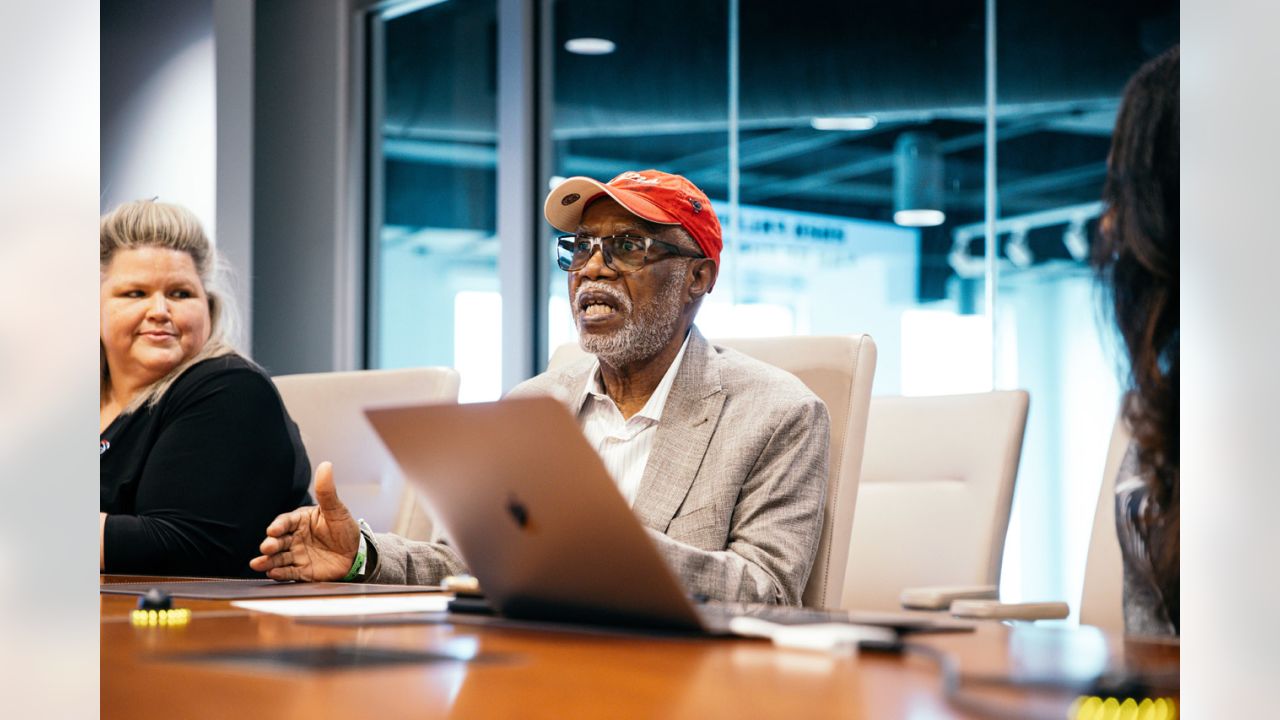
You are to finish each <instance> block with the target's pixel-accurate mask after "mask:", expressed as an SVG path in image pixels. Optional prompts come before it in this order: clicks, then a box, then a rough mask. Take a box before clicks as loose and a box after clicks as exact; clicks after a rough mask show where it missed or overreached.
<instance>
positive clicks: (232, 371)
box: [99, 355, 311, 577]
mask: <svg viewBox="0 0 1280 720" xmlns="http://www.w3.org/2000/svg"><path fill="white" fill-rule="evenodd" d="M99 448H100V452H99V456H100V460H101V463H100V478H101V485H102V488H101V489H102V496H101V510H102V512H104V513H107V521H106V528H105V531H104V537H103V553H104V555H103V561H104V571H105V572H108V573H126V574H130V573H136V574H147V575H198V576H214V577H255V576H258V577H260V576H261V575H260V574H258V573H254V572H253V571H252V570H250V569H249V560H250V559H251V558H253V557H255V556H256V555H258V544H259V543H261V542H262V539H263V538H264V537H265V536H266V529H267V525H268V524H269V523H270V522H271V521H272V520H273V519H274V518H275V517H276V515H278V514H280V513H282V512H287V511H289V510H293V509H294V508H296V507H298V506H299V505H308V504H310V503H311V497H310V495H309V494H308V493H307V486H308V484H309V482H310V475H311V465H310V462H309V461H308V459H307V452H306V450H305V449H304V448H303V445H302V440H301V438H300V437H299V435H298V427H297V425H295V424H294V422H293V420H292V419H290V418H289V414H288V412H287V411H286V410H285V408H284V403H283V402H282V401H281V399H280V394H279V393H278V392H277V391H276V388H275V385H274V384H273V383H272V382H271V379H270V378H268V377H267V376H266V375H265V374H264V373H263V372H262V371H261V370H260V369H258V368H257V367H256V366H255V365H253V364H251V363H249V362H248V361H246V360H245V359H244V358H241V357H239V356H237V355H224V356H221V357H216V358H212V359H209V360H205V361H203V362H200V363H197V364H195V365H193V366H191V367H190V368H188V369H187V370H186V371H185V372H184V373H183V374H182V375H181V376H180V377H179V378H178V379H177V380H176V381H175V382H174V383H173V385H171V386H170V387H169V389H168V391H166V392H165V394H164V396H163V397H161V399H160V401H159V402H158V403H157V404H156V405H155V406H154V407H150V408H148V407H143V408H141V409H139V410H137V411H135V412H133V413H130V414H128V415H121V416H120V417H118V418H116V419H115V420H114V421H113V422H112V423H111V424H110V425H109V426H108V427H107V429H106V430H104V431H103V432H102V434H101V436H100V442H99Z"/></svg>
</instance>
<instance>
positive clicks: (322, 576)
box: [249, 462, 360, 582]
mask: <svg viewBox="0 0 1280 720" xmlns="http://www.w3.org/2000/svg"><path fill="white" fill-rule="evenodd" d="M315 487H316V502H318V503H319V504H318V505H311V506H308V507H300V508H298V509H297V510H294V511H293V512H287V513H284V514H283V515H279V516H277V517H276V519H275V520H273V521H271V524H270V525H268V526H267V538H266V539H265V540H263V541H262V544H261V545H259V546H258V550H259V551H261V552H262V555H260V556H258V557H256V558H254V559H252V560H250V561H249V567H251V568H253V569H254V570H257V571H258V572H266V573H267V576H268V577H270V578H271V579H273V580H302V581H304V582H323V581H327V580H341V579H342V578H344V577H346V574H347V572H348V571H349V570H351V563H352V562H354V561H355V558H356V550H358V549H359V548H360V526H359V525H357V524H356V520H355V518H353V517H351V513H350V512H348V511H347V506H346V505H343V504H342V501H341V500H339V499H338V491H337V490H336V489H335V488H334V486H333V465H332V463H328V462H322V463H320V466H319V467H317V468H316V483H315Z"/></svg>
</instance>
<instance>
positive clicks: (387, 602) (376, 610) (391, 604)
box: [231, 595, 453, 617]
mask: <svg viewBox="0 0 1280 720" xmlns="http://www.w3.org/2000/svg"><path fill="white" fill-rule="evenodd" d="M452 599H453V596H452V595H372V596H367V597H335V598H305V599H298V600H236V601H234V602H232V603H231V604H232V605H233V606H235V607H238V608H243V609H245V610H253V611H255V612H264V613H271V614H273V615H284V616H286V617H344V616H351V615H389V614H392V613H420V612H438V613H442V612H445V611H446V610H448V606H449V601H450V600H452Z"/></svg>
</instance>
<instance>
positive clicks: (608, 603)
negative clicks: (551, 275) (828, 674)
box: [365, 397, 934, 634]
mask: <svg viewBox="0 0 1280 720" xmlns="http://www.w3.org/2000/svg"><path fill="white" fill-rule="evenodd" d="M365 415H366V416H367V417H368V418H369V422H370V423H371V424H372V425H373V427H374V429H375V430H376V431H377V433H378V436H379V437H380V438H381V439H382V442H383V443H385V444H386V446H387V449H388V450H389V451H390V452H391V455H392V456H393V457H394V458H395V460H396V461H397V462H398V463H399V464H400V468H401V470H402V471H403V472H404V476H405V478H407V479H408V481H409V482H410V483H413V485H414V486H415V488H416V489H417V490H418V491H419V492H420V493H421V494H422V495H423V496H424V497H425V498H426V500H427V502H428V503H429V504H430V505H431V506H432V509H433V510H434V511H435V515H436V517H437V518H438V520H439V521H440V523H441V524H442V525H443V526H444V530H445V534H446V535H447V536H448V538H449V541H450V543H451V544H452V545H453V546H454V547H455V548H456V549H457V550H458V552H459V553H460V554H461V555H462V557H463V558H464V559H465V560H466V562H467V564H468V565H469V566H470V568H471V572H472V574H474V575H475V576H476V578H478V579H479V581H480V586H481V587H482V588H483V589H484V593H485V596H486V598H487V600H488V601H489V603H490V604H491V605H492V606H493V608H494V609H495V610H496V611H497V612H498V613H500V614H501V615H503V616H506V617H510V618H520V619H536V620H551V621H559V622H570V623H590V624H604V625H623V626H635V627H646V628H655V629H665V630H675V631H687V632H702V633H713V634H724V633H726V632H728V630H727V628H728V621H729V619H730V618H731V617H733V616H736V615H743V614H746V615H755V616H761V617H765V618H766V619H769V620H771V621H774V622H785V623H799V622H850V621H857V622H864V621H867V620H870V621H873V622H874V620H876V619H877V618H870V617H868V618H865V619H863V618H857V619H856V620H855V619H853V618H851V617H850V614H849V613H844V612H836V611H830V612H829V611H820V610H808V609H802V608H776V607H766V606H744V605H741V604H732V605H717V604H710V605H695V604H694V602H693V601H692V599H691V598H690V597H689V596H688V595H687V594H686V590H685V589H684V588H683V587H682V586H681V584H680V582H679V580H678V579H677V578H676V577H675V575H674V574H673V573H672V572H671V570H670V568H668V566H667V564H666V562H665V561H664V560H663V559H662V557H661V556H660V555H659V554H658V550H657V548H656V547H655V546H654V544H653V542H652V541H651V540H650V539H649V537H648V535H647V534H646V531H645V529H644V527H643V526H642V525H641V524H640V521H639V520H638V519H637V518H636V516H635V515H634V514H633V513H632V511H631V508H630V507H629V506H628V505H627V502H626V500H625V499H624V498H623V496H622V494H621V492H620V491H619V490H618V488H617V485H616V484H615V483H614V481H613V480H612V478H611V477H610V476H609V473H608V471H607V470H606V469H605V467H604V464H603V463H602V462H601V460H600V457H599V456H598V455H597V454H596V453H595V451H594V450H593V449H592V448H591V446H590V445H589V444H588V443H587V440H586V438H585V437H583V435H582V431H581V430H580V429H579V428H578V424H577V422H575V421H574V419H573V417H572V416H571V415H570V414H569V412H568V410H567V409H566V408H565V407H564V406H563V405H562V404H561V403H560V402H558V401H556V400H554V399H552V398H549V397H539V398H520V399H510V400H502V401H499V402H495V403H476V404H468V405H418V406H410V407H398V408H377V409H367V410H365ZM878 619H880V620H881V622H875V624H882V625H889V626H892V627H897V628H900V629H923V628H921V627H917V626H920V625H921V624H922V623H923V624H924V625H933V624H934V623H933V622H930V621H925V620H923V619H922V618H918V617H917V618H914V619H909V618H905V617H900V616H896V615H895V617H893V618H889V619H891V620H893V622H888V621H886V619H885V618H878ZM904 623H905V626H904Z"/></svg>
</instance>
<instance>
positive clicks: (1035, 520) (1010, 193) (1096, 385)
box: [953, 0, 1178, 611]
mask: <svg viewBox="0 0 1280 720" xmlns="http://www.w3.org/2000/svg"><path fill="white" fill-rule="evenodd" d="M997 27H998V28H999V31H998V32H999V34H998V38H997V39H998V43H997V53H998V55H997V66H998V68H999V73H998V78H999V82H998V85H997V89H998V94H997V98H998V106H997V107H998V111H999V112H998V125H997V130H998V138H999V145H998V148H997V162H998V173H997V181H998V195H997V200H998V203H997V204H998V215H997V222H996V231H997V237H998V244H999V247H1000V263H999V266H998V267H999V270H998V278H999V279H998V283H997V292H996V297H997V301H996V311H997V314H996V322H995V327H996V344H995V348H996V368H997V376H998V377H997V383H998V385H999V386H1000V387H1007V388H1013V387H1020V388H1025V389H1026V390H1028V391H1029V392H1030V393H1031V410H1030V414H1029V416H1028V419H1027V431H1026V437H1025V440H1024V443H1023V451H1022V463H1021V467H1020V470H1019V474H1018V487H1017V491H1016V496H1015V499H1014V513H1013V517H1012V523H1011V525H1010V528H1009V539H1008V543H1007V545H1006V554H1005V564H1004V568H1005V573H1004V577H1003V578H1002V588H1001V589H1002V594H1003V595H1005V596H1007V597H1009V598H1011V599H1013V600H1017V599H1026V600H1038V599H1043V598H1063V599H1066V600H1068V601H1070V602H1071V604H1072V608H1073V611H1075V610H1076V609H1077V607H1076V606H1077V605H1078V604H1079V603H1078V601H1079V598H1080V591H1081V582H1082V580H1083V573H1084V561H1085V554H1086V552H1087V549H1088V543H1089V533H1090V532H1091V529H1092V524H1093V514H1094V508H1095V503H1096V501H1097V493H1098V488H1099V486H1100V484H1101V482H1102V468H1103V466H1104V464H1105V462H1106V451H1107V445H1108V441H1109V439H1110V436H1111V429H1112V424H1113V421H1114V419H1115V416H1116V412H1117V409H1118V406H1119V384H1118V382H1117V379H1118V377H1119V372H1120V370H1121V367H1122V365H1121V357H1122V356H1121V355H1120V354H1119V352H1118V350H1119V348H1118V346H1117V344H1116V343H1115V341H1114V340H1115V336H1114V333H1112V332H1111V331H1110V330H1109V327H1110V326H1109V325H1108V322H1109V318H1108V317H1107V316H1106V315H1105V314H1104V313H1102V312H1100V311H1101V306H1100V304H1099V300H1100V296H1099V294H1098V292H1097V288H1096V284H1095V282H1094V278H1093V275H1092V273H1091V271H1090V270H1089V268H1088V264H1087V259H1088V256H1089V250H1090V247H1091V245H1092V240H1093V238H1094V236H1095V234H1096V232H1097V224H1098V216H1099V214H1100V213H1101V211H1102V205H1101V203H1100V202H1099V198H1101V196H1102V185H1103V181H1104V179H1105V177H1106V170H1107V152H1108V150H1109V148H1110V145H1111V132H1112V128H1113V127H1114V126H1115V120H1116V112H1117V109H1118V107H1119V102H1120V96H1121V93H1122V91H1123V89H1124V85H1125V82H1126V81H1127V80H1128V78H1129V76H1130V75H1132V74H1133V72H1134V71H1136V70H1137V69H1138V67H1139V66H1140V65H1141V64H1142V63H1143V62H1145V61H1146V60H1147V59H1149V58H1151V57H1153V56H1155V55H1157V54H1159V53H1161V52H1163V51H1164V50H1165V49H1167V48H1169V47H1170V46H1172V45H1174V44H1176V43H1177V42H1178V5H1177V3H1174V2H1145V3H1079V2H1067V1H1066V0H1051V1H1050V2H1043V3H1019V2H999V3H998V10H997ZM974 231H978V232H977V233H976V234H977V236H979V237H981V236H982V235H985V233H984V232H981V231H979V229H978V228H974V227H961V228H956V229H954V230H953V233H954V235H955V236H956V237H964V236H966V234H968V233H970V232H974Z"/></svg>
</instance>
